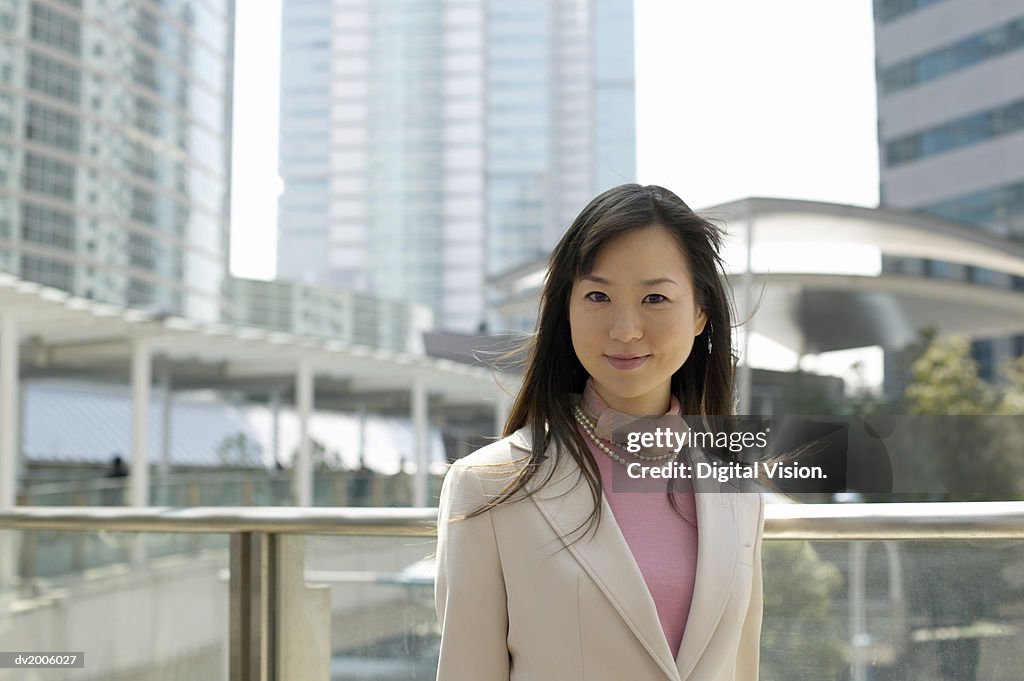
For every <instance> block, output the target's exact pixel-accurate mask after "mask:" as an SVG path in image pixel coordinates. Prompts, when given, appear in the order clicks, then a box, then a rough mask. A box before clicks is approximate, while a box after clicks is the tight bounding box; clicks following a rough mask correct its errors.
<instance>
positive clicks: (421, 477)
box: [0, 274, 517, 509]
mask: <svg viewBox="0 0 1024 681" xmlns="http://www.w3.org/2000/svg"><path fill="white" fill-rule="evenodd" d="M155 363H156V364H157V365H158V367H159V371H160V373H161V374H163V375H164V376H166V375H168V374H170V375H173V376H174V382H175V386H176V387H183V386H190V387H203V388H212V389H218V390H241V391H244V392H246V393H247V394H250V395H253V394H255V395H257V396H259V395H266V396H268V397H269V399H270V401H271V403H272V404H279V400H280V396H281V393H282V390H284V389H289V388H291V389H293V390H294V396H295V405H296V411H297V415H298V418H299V423H300V428H299V432H300V445H299V448H298V454H297V457H296V459H295V461H294V462H293V470H294V476H293V478H294V489H293V499H294V502H295V503H296V505H299V506H309V505H310V504H311V502H312V492H313V474H312V465H311V452H312V446H311V442H312V441H311V438H310V433H309V428H308V421H309V418H310V415H311V413H312V411H313V406H314V392H316V393H317V394H318V396H322V397H323V398H326V400H327V401H329V402H335V403H337V402H339V401H341V402H343V403H344V401H345V399H346V398H352V397H353V396H362V395H366V396H368V397H369V399H370V400H371V401H372V399H373V397H374V396H377V398H378V399H379V397H380V396H381V395H391V396H395V395H399V396H402V397H403V399H399V400H397V402H396V400H394V399H392V400H391V401H392V403H393V404H394V403H398V404H403V405H408V408H409V412H410V416H411V420H412V422H413V425H414V432H415V460H416V462H417V466H416V476H415V484H414V497H413V498H414V505H416V506H427V505H428V496H427V495H428V492H427V490H428V480H427V468H428V467H427V465H426V464H427V460H428V458H427V433H428V425H429V419H428V405H429V398H430V397H431V396H435V397H438V398H440V400H442V401H443V403H444V404H445V405H446V406H449V407H457V406H459V405H465V407H466V408H473V409H479V408H480V407H481V405H487V404H491V405H493V409H494V418H495V424H496V426H497V427H496V430H498V429H500V424H502V423H504V419H505V415H506V413H507V410H508V406H509V397H508V391H510V390H511V389H512V388H514V385H515V382H516V380H517V378H516V377H515V376H511V375H507V374H501V373H498V372H495V371H490V370H488V369H486V368H482V367H474V366H468V365H466V364H461V363H458V362H453V361H451V360H446V359H436V358H431V357H425V356H417V355H411V354H406V353H399V352H393V351H389V350H380V349H375V348H369V347H365V346H358V345H353V344H349V343H344V342H338V341H333V340H329V339H324V338H313V337H304V336H296V335H292V334H288V333H282V332H275V331H267V330H263V329H256V328H248V327H239V326H233V325H228V324H217V323H208V322H198V321H193V320H188V319H182V318H178V317H167V316H162V315H158V314H154V313H151V312H148V311H143V310H136V309H130V308H124V307H119V306H114V305H107V304H102V303H97V302H95V301H91V300H87V299H83V298H78V297H75V296H72V295H70V294H68V293H66V292H64V291H60V290H56V289H52V288H48V287H44V286H40V285H39V284H36V283H33V282H28V281H23V280H21V279H18V278H17V277H14V276H12V275H8V274H0V509H9V508H12V507H13V506H14V505H15V504H16V484H17V473H18V457H19V455H20V452H19V451H18V450H19V435H18V431H19V428H20V418H21V416H20V414H19V381H20V379H21V377H22V376H23V375H60V376H85V377H90V378H95V379H102V380H106V381H120V382H123V383H129V384H130V385H131V388H132V391H131V394H132V450H131V459H132V460H133V461H136V462H138V461H151V460H152V457H150V456H149V453H150V452H151V451H152V450H153V447H152V444H151V443H149V442H147V420H148V419H149V418H150V417H151V415H150V414H149V413H148V412H149V409H148V405H149V404H150V395H151V390H152V378H153V374H154V364H155ZM315 389H316V390H315ZM406 396H407V397H406ZM319 399H321V397H318V400H319ZM55 427H59V424H55ZM148 475H149V473H148V466H140V465H133V466H131V467H130V479H129V490H130V492H129V498H130V503H131V505H132V506H137V507H142V506H148V505H149V503H150V500H149V480H148Z"/></svg>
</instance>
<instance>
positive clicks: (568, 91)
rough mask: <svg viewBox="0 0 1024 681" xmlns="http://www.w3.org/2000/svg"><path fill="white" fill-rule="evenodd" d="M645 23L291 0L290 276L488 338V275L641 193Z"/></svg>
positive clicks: (446, 0) (621, 13) (579, 11)
mask: <svg viewBox="0 0 1024 681" xmlns="http://www.w3.org/2000/svg"><path fill="white" fill-rule="evenodd" d="M632 12H633V9H632V3H631V2H628V1H626V0H588V1H586V2H575V1H573V2H569V1H568V0H558V1H556V2H546V1H544V2H542V1H539V0H529V1H526V2H516V3H499V2H487V1H485V0H420V1H418V2H415V3H406V4H403V5H376V4H373V3H369V2H355V3H344V4H339V3H331V2H330V1H329V0H319V1H313V2H309V1H302V2H300V1H299V0H284V2H283V21H282V70H281V72H282V78H281V118H280V130H281V138H280V173H281V177H282V179H283V181H284V193H283V194H282V196H281V199H280V204H279V220H278V225H279V229H278V268H277V275H278V277H280V278H284V279H292V280H302V281H305V282H307V283H314V282H315V283H324V284H330V285H334V286H339V287H345V288H350V289H353V290H357V291H360V292H365V293H371V294H374V295H377V296H380V297H382V298H385V299H392V300H401V301H406V302H410V303H418V304H422V305H426V306H428V307H429V308H430V309H431V310H433V311H434V315H435V321H436V323H437V324H438V325H439V326H441V327H444V328H448V329H451V330H455V331H475V330H477V329H478V328H480V326H481V324H482V323H484V322H486V321H488V320H487V319H486V314H487V313H486V312H485V306H486V303H487V300H486V296H485V292H484V279H485V277H486V275H487V274H488V273H489V272H495V271H497V270H499V269H504V268H507V267H508V266H510V265H512V264H515V263H517V262H519V261H522V260H524V259H526V258H532V257H535V256H537V255H539V254H541V253H544V252H547V251H549V250H550V248H551V247H552V246H553V245H554V243H555V241H556V240H557V237H558V236H559V235H560V234H561V233H562V231H563V230H564V229H565V227H566V226H567V225H568V223H569V221H571V219H572V217H574V216H575V214H576V212H577V211H578V210H579V207H580V206H581V205H583V204H585V203H586V201H587V200H589V198H590V197H592V196H593V195H595V194H596V193H598V192H599V191H601V190H603V189H606V188H608V187H611V186H614V185H616V184H621V183H622V182H627V181H633V180H634V179H635V175H636V161H635V157H636V153H635V117H634V103H633V100H634V92H633V90H634V87H633V83H634V76H633V21H632ZM396 244H401V245H402V247H401V248H396V247H395V245H396ZM490 321H492V322H493V321H494V320H490Z"/></svg>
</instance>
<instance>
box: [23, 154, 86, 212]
mask: <svg viewBox="0 0 1024 681" xmlns="http://www.w3.org/2000/svg"><path fill="white" fill-rule="evenodd" d="M22 187H24V188H25V189H26V190H27V191H30V192H36V193H39V194H46V195H49V196H55V197H58V198H61V199H65V200H66V201H71V200H73V199H74V196H75V168H74V166H72V165H70V164H68V163H63V162H62V161H57V160H55V159H51V158H46V157H44V156H39V155H37V154H32V153H26V154H25V168H24V171H23V173H22Z"/></svg>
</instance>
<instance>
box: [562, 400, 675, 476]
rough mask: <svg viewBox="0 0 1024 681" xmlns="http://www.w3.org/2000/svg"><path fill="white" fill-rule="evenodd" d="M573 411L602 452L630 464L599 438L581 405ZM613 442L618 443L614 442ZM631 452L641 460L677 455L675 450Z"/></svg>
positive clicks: (578, 421)
mask: <svg viewBox="0 0 1024 681" xmlns="http://www.w3.org/2000/svg"><path fill="white" fill-rule="evenodd" d="M573 412H574V413H575V415H576V422H577V423H579V424H580V425H581V426H583V430H584V431H585V432H586V433H587V435H589V436H590V439H591V440H593V441H594V444H596V445H597V446H598V448H600V449H601V451H602V452H604V453H605V454H607V455H608V456H610V457H611V458H612V459H614V460H615V461H618V462H619V463H621V464H622V465H623V466H628V465H629V464H630V462H629V461H626V459H624V458H623V457H621V456H619V455H618V454H617V453H615V452H614V451H612V449H611V448H610V447H609V446H608V445H606V444H605V443H604V442H602V441H601V438H599V437H598V436H597V433H595V432H594V424H592V423H591V422H590V419H589V418H587V415H586V414H584V413H583V410H582V409H580V407H579V405H576V406H575V407H574V408H573ZM612 444H617V443H615V442H613V443H612ZM619 446H621V445H619ZM630 454H631V455H632V456H635V457H636V458H638V459H640V460H641V461H668V460H669V459H671V458H672V457H674V456H675V455H676V453H675V452H669V453H668V454H661V455H659V456H644V455H642V454H632V452H631V453H630Z"/></svg>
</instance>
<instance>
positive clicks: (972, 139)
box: [885, 99, 1024, 167]
mask: <svg viewBox="0 0 1024 681" xmlns="http://www.w3.org/2000/svg"><path fill="white" fill-rule="evenodd" d="M1022 129H1024V99H1018V100H1017V101H1014V102H1010V103H1009V104H1004V105H1003V106H999V107H996V108H994V109H989V110H988V111H980V112H978V113H974V114H971V115H970V116H964V117H963V118H958V119H957V120H955V121H950V122H949V123H944V124H942V125H938V126H935V127H933V128H929V129H928V130H923V131H921V132H917V133H914V134H911V135H906V136H904V137H899V138H897V139H894V140H892V141H891V142H889V143H887V144H886V145H885V162H886V165H888V166H889V167H892V166H895V165H899V164H901V163H907V162H909V161H913V160H916V159H919V158H925V157H927V156H933V155H935V154H941V153H943V152H945V151H950V150H953V149H957V148H959V147H965V146H969V145H971V144H977V143H979V142H984V141H985V140H989V139H993V138H995V137H999V136H1000V135H1006V134H1009V133H1012V132H1017V131H1018V130H1022Z"/></svg>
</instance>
